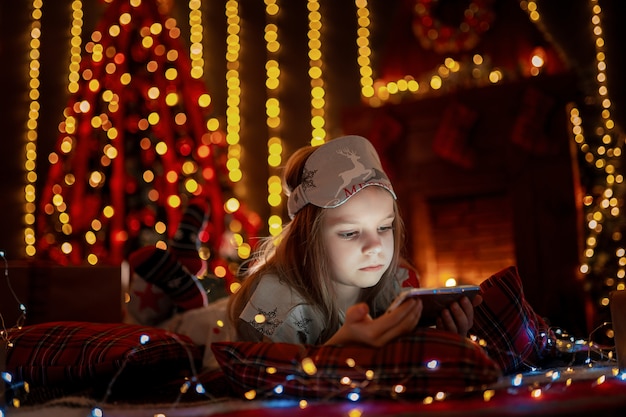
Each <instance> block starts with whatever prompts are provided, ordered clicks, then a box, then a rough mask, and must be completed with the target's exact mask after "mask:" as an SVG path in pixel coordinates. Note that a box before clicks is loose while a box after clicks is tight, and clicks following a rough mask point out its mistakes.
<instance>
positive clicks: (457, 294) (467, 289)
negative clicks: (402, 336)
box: [387, 285, 480, 326]
mask: <svg viewBox="0 0 626 417" xmlns="http://www.w3.org/2000/svg"><path fill="white" fill-rule="evenodd" d="M477 294H480V287H479V286H478V285H457V286H456V287H438V288H409V289H406V290H403V291H402V292H401V293H400V294H399V295H398V296H397V297H396V299H395V300H393V302H392V303H391V305H390V306H389V308H388V309H387V311H391V310H393V309H395V308H397V307H398V306H399V305H400V304H402V302H403V301H404V300H406V299H407V298H408V297H419V298H420V299H421V300H422V305H423V309H422V317H421V318H420V326H432V325H434V324H435V321H436V319H437V317H439V315H440V314H441V310H443V309H444V308H447V307H448V306H449V305H450V304H451V303H452V302H454V301H458V300H459V299H460V298H461V297H463V296H466V297H467V298H469V299H470V300H471V299H472V298H474V296H476V295H477Z"/></svg>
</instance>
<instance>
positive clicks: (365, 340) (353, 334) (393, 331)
mask: <svg viewBox="0 0 626 417" xmlns="http://www.w3.org/2000/svg"><path fill="white" fill-rule="evenodd" d="M421 315H422V301H421V300H419V299H418V298H413V299H410V300H407V301H405V302H403V303H402V304H401V305H400V306H399V307H398V308H396V309H395V310H393V311H391V312H389V313H386V314H383V315H381V316H380V317H377V318H375V319H373V318H372V316H370V314H369V307H368V306H367V304H365V303H358V304H355V305H353V306H352V307H350V308H348V310H347V311H346V320H345V322H344V324H343V326H341V328H340V329H339V330H337V333H335V334H334V335H333V336H332V337H331V338H330V339H328V340H327V341H326V343H325V344H326V345H347V344H360V345H367V346H372V347H381V346H384V345H385V344H387V343H389V342H390V341H392V340H393V339H395V338H397V337H398V336H402V335H404V334H408V333H410V332H411V331H412V330H413V329H415V326H417V323H418V322H419V319H420V317H421Z"/></svg>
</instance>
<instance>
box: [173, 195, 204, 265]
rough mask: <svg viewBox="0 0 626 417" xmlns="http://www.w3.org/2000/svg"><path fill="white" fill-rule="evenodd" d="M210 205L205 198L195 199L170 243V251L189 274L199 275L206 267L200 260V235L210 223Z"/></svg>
mask: <svg viewBox="0 0 626 417" xmlns="http://www.w3.org/2000/svg"><path fill="white" fill-rule="evenodd" d="M208 217H209V205H208V203H207V201H206V200H205V199H204V198H194V199H193V200H191V201H190V202H189V204H188V205H187V208H186V209H185V211H184V213H183V217H182V219H181V220H180V223H179V225H178V228H177V229H176V233H175V234H174V237H173V238H172V241H171V242H170V246H169V248H170V251H171V252H172V255H174V256H175V257H176V259H177V260H178V261H179V262H180V263H181V264H183V265H184V266H185V267H186V268H187V270H188V271H189V272H191V273H192V274H194V275H199V274H200V272H201V271H203V270H204V268H205V267H206V262H204V261H203V260H202V259H200V256H199V254H198V249H200V241H199V239H198V234H199V233H200V231H201V230H202V228H203V227H204V225H205V224H206V222H207V221H208Z"/></svg>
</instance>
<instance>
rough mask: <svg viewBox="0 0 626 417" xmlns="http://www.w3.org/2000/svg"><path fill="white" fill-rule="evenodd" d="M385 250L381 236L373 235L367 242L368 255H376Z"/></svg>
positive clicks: (365, 250) (366, 251)
mask: <svg viewBox="0 0 626 417" xmlns="http://www.w3.org/2000/svg"><path fill="white" fill-rule="evenodd" d="M382 250H383V245H382V241H381V239H380V236H378V235H376V236H375V237H371V238H369V239H368V241H367V242H366V244H365V248H364V252H365V253H366V254H368V255H376V254H378V253H380V252H381V251H382Z"/></svg>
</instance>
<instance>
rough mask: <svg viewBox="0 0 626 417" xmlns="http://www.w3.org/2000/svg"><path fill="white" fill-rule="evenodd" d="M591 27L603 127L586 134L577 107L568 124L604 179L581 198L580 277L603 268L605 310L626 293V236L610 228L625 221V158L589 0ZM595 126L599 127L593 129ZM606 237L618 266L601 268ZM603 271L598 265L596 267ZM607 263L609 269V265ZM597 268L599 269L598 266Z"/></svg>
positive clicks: (595, 9) (596, 11) (597, 18)
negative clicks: (614, 292)
mask: <svg viewBox="0 0 626 417" xmlns="http://www.w3.org/2000/svg"><path fill="white" fill-rule="evenodd" d="M590 6H591V12H592V17H591V24H592V27H593V30H592V32H593V37H594V45H595V50H596V63H595V64H596V65H595V69H596V76H595V81H596V85H597V91H596V93H597V96H596V97H597V99H596V100H595V101H596V105H597V106H599V108H600V117H599V119H598V120H599V121H597V122H596V121H594V122H592V127H593V128H592V129H591V134H586V133H585V131H584V129H583V126H584V121H583V117H582V113H581V111H580V110H579V109H578V108H577V107H576V106H574V105H572V106H571V107H570V121H571V125H572V135H573V137H574V139H575V141H576V143H577V144H578V146H579V149H580V152H581V154H582V155H583V156H584V160H585V162H586V163H587V164H588V166H589V167H590V168H591V169H592V170H595V171H596V172H597V173H600V175H601V176H602V177H603V178H604V181H601V184H600V187H598V188H596V189H590V190H588V192H587V195H585V196H584V197H583V204H584V207H585V209H586V213H585V222H586V238H585V241H584V250H583V254H582V257H583V259H582V262H581V265H580V272H581V273H582V274H583V276H588V275H590V274H592V273H597V272H598V271H596V270H595V269H596V268H598V267H600V268H601V275H603V278H604V282H603V284H604V287H605V292H604V294H603V295H602V296H601V297H600V299H599V301H598V302H599V304H600V306H603V307H607V306H608V305H609V303H610V291H612V290H624V289H626V282H625V280H624V278H625V277H626V248H625V247H624V245H623V236H622V232H621V230H620V229H619V227H612V225H613V224H614V223H615V222H616V221H617V220H618V219H619V217H620V216H621V213H622V211H621V208H622V206H623V198H622V196H621V195H620V192H619V190H618V188H619V187H620V186H623V184H624V175H623V173H622V171H621V169H620V168H621V167H620V164H619V161H618V159H619V158H620V157H621V156H622V146H623V144H624V137H622V135H621V134H620V132H619V131H618V130H617V129H616V126H615V122H614V121H613V119H612V112H611V106H612V103H611V99H610V96H609V91H608V87H607V77H606V68H607V66H606V54H605V50H604V46H605V40H604V37H603V29H602V8H601V7H600V5H599V4H598V0H590ZM593 125H595V126H593ZM603 235H604V236H606V235H608V236H609V237H608V239H609V240H610V241H611V243H612V249H613V251H614V252H613V254H612V255H613V256H612V259H613V260H614V262H615V264H614V265H610V264H609V265H605V264H602V262H601V261H600V262H598V260H597V258H598V254H597V253H596V252H597V250H596V249H597V246H598V244H599V243H600V241H601V239H602V237H603ZM598 263H599V264H600V265H597V264H598ZM607 263H611V262H610V261H609V262H607ZM594 265H595V266H594Z"/></svg>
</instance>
